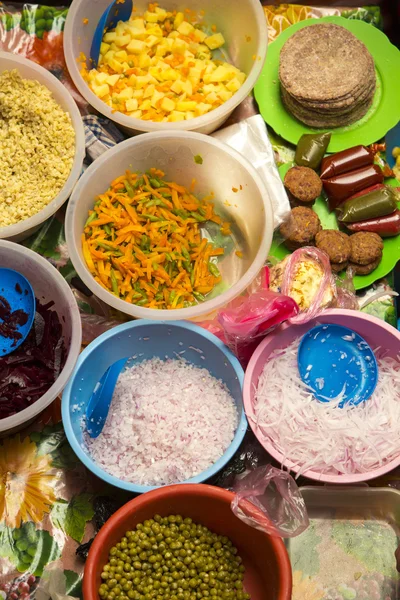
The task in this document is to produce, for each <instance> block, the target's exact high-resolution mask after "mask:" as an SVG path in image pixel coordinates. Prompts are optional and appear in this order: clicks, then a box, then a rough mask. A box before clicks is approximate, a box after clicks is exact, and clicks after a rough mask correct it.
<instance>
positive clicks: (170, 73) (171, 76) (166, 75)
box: [160, 69, 179, 81]
mask: <svg viewBox="0 0 400 600" xmlns="http://www.w3.org/2000/svg"><path fill="white" fill-rule="evenodd" d="M160 76H161V80H162V81H176V80H177V79H178V78H179V73H177V72H176V71H175V70H174V69H165V71H162V72H161V73H160Z"/></svg>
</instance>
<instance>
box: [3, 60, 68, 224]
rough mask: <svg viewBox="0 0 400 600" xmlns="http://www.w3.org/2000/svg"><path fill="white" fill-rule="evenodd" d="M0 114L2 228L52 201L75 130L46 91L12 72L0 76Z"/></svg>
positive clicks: (61, 181) (63, 179) (63, 178)
mask: <svg viewBox="0 0 400 600" xmlns="http://www.w3.org/2000/svg"><path fill="white" fill-rule="evenodd" d="M0 114H1V116H2V119H1V120H0V140H1V155H2V162H1V169H0V228H1V227H7V226H8V225H13V224H15V223H18V222H20V221H23V220H25V219H28V218H29V217H32V216H33V215H35V214H36V213H38V212H39V211H40V210H42V209H43V208H44V207H46V206H47V205H48V204H49V203H50V202H51V201H52V200H54V198H55V197H56V196H57V194H58V193H59V192H60V190H61V189H62V187H63V186H64V184H65V182H66V181H67V179H68V176H69V174H70V171H71V168H72V163H73V160H74V157H75V131H74V128H73V125H72V122H71V117H70V115H69V114H68V113H66V112H65V111H64V110H63V109H62V108H61V107H60V106H59V105H58V104H57V102H56V101H55V99H54V98H53V96H52V94H51V92H50V91H49V90H48V89H47V88H46V87H45V86H44V85H41V84H40V83H38V82H37V81H34V80H31V79H23V78H22V77H21V76H20V74H19V73H18V71H17V70H14V71H11V72H10V71H4V72H3V73H1V74H0ZM38 156H40V160H38Z"/></svg>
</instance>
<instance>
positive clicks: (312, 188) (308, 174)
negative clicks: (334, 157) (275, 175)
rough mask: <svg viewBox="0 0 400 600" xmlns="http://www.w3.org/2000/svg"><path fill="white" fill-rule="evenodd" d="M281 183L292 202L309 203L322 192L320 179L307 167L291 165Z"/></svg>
mask: <svg viewBox="0 0 400 600" xmlns="http://www.w3.org/2000/svg"><path fill="white" fill-rule="evenodd" d="M283 183H284V185H285V188H286V189H287V191H288V192H289V199H290V200H291V201H292V202H293V201H294V203H298V202H300V203H303V204H307V205H311V204H313V203H314V202H315V200H316V198H318V196H320V195H321V193H322V181H321V179H320V178H319V177H318V175H317V174H316V172H315V171H313V170H312V169H310V168H309V167H292V168H291V169H289V171H288V172H287V173H286V175H285V179H284V181H283Z"/></svg>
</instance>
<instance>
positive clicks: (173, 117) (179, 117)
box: [168, 110, 185, 123]
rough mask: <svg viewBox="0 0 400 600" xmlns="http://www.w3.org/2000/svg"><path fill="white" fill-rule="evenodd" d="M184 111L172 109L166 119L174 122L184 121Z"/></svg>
mask: <svg viewBox="0 0 400 600" xmlns="http://www.w3.org/2000/svg"><path fill="white" fill-rule="evenodd" d="M184 120H185V113H183V112H179V111H178V110H174V111H172V113H171V114H170V115H169V117H168V121H172V122H174V123H175V122H176V121H184Z"/></svg>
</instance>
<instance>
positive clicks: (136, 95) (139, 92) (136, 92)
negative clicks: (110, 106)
mask: <svg viewBox="0 0 400 600" xmlns="http://www.w3.org/2000/svg"><path fill="white" fill-rule="evenodd" d="M133 97H134V98H138V99H139V98H144V90H134V92H133Z"/></svg>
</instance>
